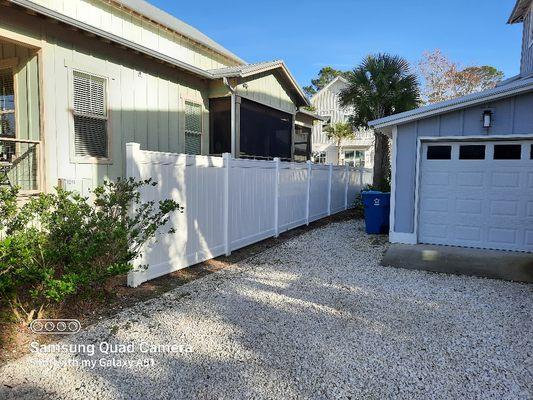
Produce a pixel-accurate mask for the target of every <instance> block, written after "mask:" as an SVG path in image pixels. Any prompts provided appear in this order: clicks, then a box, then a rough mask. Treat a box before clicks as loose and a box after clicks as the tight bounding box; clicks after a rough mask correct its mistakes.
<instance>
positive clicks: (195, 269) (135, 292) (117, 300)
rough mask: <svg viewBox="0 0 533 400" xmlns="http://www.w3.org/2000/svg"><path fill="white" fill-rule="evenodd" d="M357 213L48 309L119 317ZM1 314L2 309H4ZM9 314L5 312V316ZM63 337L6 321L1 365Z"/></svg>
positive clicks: (84, 321)
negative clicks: (138, 305) (33, 344)
mask: <svg viewBox="0 0 533 400" xmlns="http://www.w3.org/2000/svg"><path fill="white" fill-rule="evenodd" d="M356 217H357V215H356V213H355V212H354V211H353V210H348V211H345V212H342V213H338V214H335V215H332V216H330V217H327V218H323V219H320V220H318V221H315V222H312V223H311V224H309V226H305V225H304V226H301V227H298V228H295V229H292V230H290V231H287V232H284V233H282V234H280V236H279V237H278V238H269V239H265V240H263V241H261V242H258V243H255V244H252V245H250V246H247V247H244V248H242V249H239V250H235V251H234V252H232V253H231V255H229V256H228V257H226V256H221V257H217V258H214V259H212V260H208V261H204V262H202V263H199V264H196V265H193V266H190V267H188V268H184V269H181V270H179V271H175V272H172V273H170V274H168V275H165V276H162V277H159V278H156V279H153V280H151V281H149V282H145V283H143V284H142V285H140V286H139V287H136V288H130V287H128V286H127V284H126V276H119V277H115V278H113V279H111V280H109V281H108V282H107V283H106V285H105V287H104V289H103V290H102V291H101V292H98V293H97V295H96V296H94V295H93V296H91V297H90V298H84V297H83V296H76V297H75V298H73V299H71V300H70V301H67V302H65V303H64V304H62V305H61V306H60V307H57V308H56V309H51V310H48V314H49V315H48V316H49V317H52V318H76V319H78V320H79V321H80V322H81V325H82V327H86V326H88V325H91V324H93V323H95V322H97V321H99V320H101V319H104V318H107V317H110V316H112V315H115V314H117V313H118V312H120V311H121V310H123V309H125V308H128V307H131V306H133V305H135V304H136V303H139V302H143V301H146V300H149V299H152V298H154V297H158V296H160V295H161V294H162V293H165V292H168V291H170V290H172V289H174V288H176V287H179V286H182V285H184V284H186V283H188V282H191V281H194V280H196V279H199V278H202V277H204V276H206V275H209V274H212V273H213V272H216V271H219V270H221V269H223V268H230V267H231V265H233V264H235V263H237V262H240V261H242V260H245V259H247V258H249V257H252V256H255V255H257V254H259V253H262V252H263V251H265V250H267V249H270V248H272V247H276V246H278V245H279V244H281V243H282V242H284V241H286V240H288V239H290V238H293V237H296V236H300V235H302V234H303V233H305V232H307V231H309V230H312V229H317V228H320V227H323V226H325V225H328V224H330V223H332V222H340V221H346V220H349V219H354V218H356ZM0 311H1V310H0ZM4 314H5V313H4ZM60 338H61V335H50V336H46V335H34V334H32V333H31V332H30V330H29V329H28V327H27V326H25V325H23V324H20V323H14V322H11V321H6V320H5V318H2V321H0V365H2V364H4V363H6V362H7V361H10V360H13V359H16V358H18V357H21V356H23V355H24V354H26V353H27V352H28V348H29V347H28V346H29V344H30V343H31V342H32V341H35V340H37V339H38V341H39V343H41V344H44V343H49V342H53V341H55V340H58V339H60Z"/></svg>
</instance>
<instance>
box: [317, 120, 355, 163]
mask: <svg viewBox="0 0 533 400" xmlns="http://www.w3.org/2000/svg"><path fill="white" fill-rule="evenodd" d="M324 131H325V132H326V136H327V137H328V139H330V140H333V141H334V142H335V145H336V146H337V151H338V153H337V157H338V158H337V164H340V162H341V146H342V142H343V141H344V140H349V139H353V138H354V133H353V129H352V125H351V124H349V123H347V122H337V123H336V124H333V125H328V126H326V127H325V128H324Z"/></svg>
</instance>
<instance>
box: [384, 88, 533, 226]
mask: <svg viewBox="0 0 533 400" xmlns="http://www.w3.org/2000/svg"><path fill="white" fill-rule="evenodd" d="M487 108H490V109H492V111H493V126H492V127H491V128H490V130H489V132H488V133H487V132H486V130H485V129H483V128H482V124H481V116H482V113H483V110H485V109H487ZM482 135H487V136H491V135H492V136H496V135H533V92H530V93H527V94H522V95H518V96H514V97H509V98H507V99H503V100H499V101H494V102H491V103H487V104H483V105H480V106H475V107H469V108H465V109H463V110H459V111H453V112H449V113H445V114H441V115H439V116H435V117H430V118H424V119H421V120H418V121H416V122H411V123H408V124H404V125H398V136H397V154H398V155H399V156H398V157H397V160H396V176H395V178H396V197H395V203H396V209H395V215H394V221H395V222H394V231H395V232H402V233H413V232H414V212H415V181H416V146H417V139H418V138H419V137H422V136H482Z"/></svg>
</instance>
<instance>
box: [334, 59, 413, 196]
mask: <svg viewBox="0 0 533 400" xmlns="http://www.w3.org/2000/svg"><path fill="white" fill-rule="evenodd" d="M346 79H347V80H348V83H349V86H348V87H347V88H346V89H344V90H343V91H342V92H341V93H340V96H339V97H340V104H341V106H343V107H350V106H351V107H353V110H354V111H353V115H352V116H351V117H350V122H351V123H352V124H353V126H354V128H355V129H358V128H368V123H369V122H370V121H372V120H374V119H378V118H383V117H387V116H389V115H392V114H396V113H400V112H404V111H408V110H412V109H413V108H416V107H418V106H419V104H420V88H419V84H418V80H417V78H416V75H415V74H413V73H412V72H411V68H410V67H409V63H408V62H407V61H406V60H405V59H403V58H401V57H398V56H393V55H390V54H376V55H369V56H367V57H366V58H365V59H364V60H363V62H362V63H361V64H360V65H359V66H358V67H356V68H355V69H354V70H353V71H350V72H349V73H348V74H347V77H346ZM375 137H376V140H375V141H374V147H375V152H374V178H373V186H374V187H375V188H378V189H380V190H388V188H389V181H390V160H389V140H388V138H387V137H386V136H385V135H383V134H380V133H377V132H376V133H375Z"/></svg>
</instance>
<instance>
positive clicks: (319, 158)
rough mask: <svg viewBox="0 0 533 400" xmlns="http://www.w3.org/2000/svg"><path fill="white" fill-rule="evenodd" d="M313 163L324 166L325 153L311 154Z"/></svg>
mask: <svg viewBox="0 0 533 400" xmlns="http://www.w3.org/2000/svg"><path fill="white" fill-rule="evenodd" d="M313 161H314V162H316V163H318V164H325V163H326V152H325V151H317V152H315V153H313Z"/></svg>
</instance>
